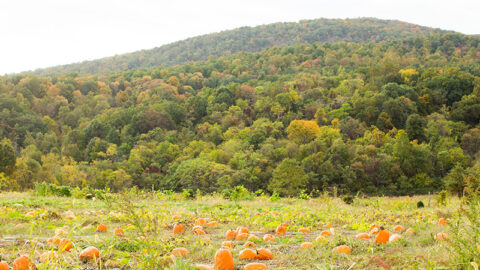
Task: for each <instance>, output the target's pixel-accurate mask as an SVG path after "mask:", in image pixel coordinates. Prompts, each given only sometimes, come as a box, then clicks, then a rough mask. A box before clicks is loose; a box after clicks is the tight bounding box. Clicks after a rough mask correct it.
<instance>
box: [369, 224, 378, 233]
mask: <svg viewBox="0 0 480 270" xmlns="http://www.w3.org/2000/svg"><path fill="white" fill-rule="evenodd" d="M368 231H369V232H370V234H377V233H378V232H379V231H380V226H378V225H375V224H373V225H372V226H370V229H368Z"/></svg>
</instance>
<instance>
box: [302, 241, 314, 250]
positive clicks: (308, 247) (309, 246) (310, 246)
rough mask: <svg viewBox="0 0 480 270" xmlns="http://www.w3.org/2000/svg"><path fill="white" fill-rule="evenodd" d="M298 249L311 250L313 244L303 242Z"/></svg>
mask: <svg viewBox="0 0 480 270" xmlns="http://www.w3.org/2000/svg"><path fill="white" fill-rule="evenodd" d="M300 248H302V249H311V248H313V244H312V243H311V242H303V243H302V244H301V245H300Z"/></svg>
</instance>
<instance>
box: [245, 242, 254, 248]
mask: <svg viewBox="0 0 480 270" xmlns="http://www.w3.org/2000/svg"><path fill="white" fill-rule="evenodd" d="M243 247H244V248H256V247H257V246H256V245H255V243H253V242H251V241H247V242H245V244H244V245H243Z"/></svg>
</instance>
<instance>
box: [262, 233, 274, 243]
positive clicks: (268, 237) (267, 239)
mask: <svg viewBox="0 0 480 270" xmlns="http://www.w3.org/2000/svg"><path fill="white" fill-rule="evenodd" d="M263 241H265V242H269V241H271V242H273V241H275V236H273V235H271V234H269V233H267V234H265V235H264V236H263Z"/></svg>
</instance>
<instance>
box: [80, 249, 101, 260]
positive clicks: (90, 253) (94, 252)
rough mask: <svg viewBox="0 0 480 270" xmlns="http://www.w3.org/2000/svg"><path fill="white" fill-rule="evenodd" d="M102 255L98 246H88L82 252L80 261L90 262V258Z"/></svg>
mask: <svg viewBox="0 0 480 270" xmlns="http://www.w3.org/2000/svg"><path fill="white" fill-rule="evenodd" d="M99 257H100V251H99V250H98V249H97V248H96V247H87V248H86V249H84V250H82V252H80V261H82V262H88V261H90V260H96V259H98V258H99Z"/></svg>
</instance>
